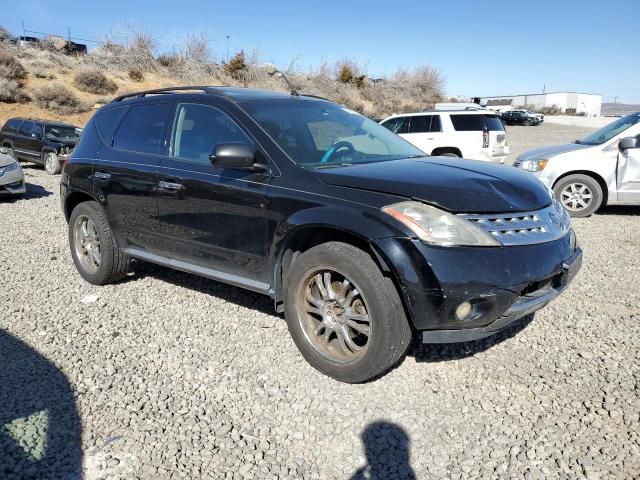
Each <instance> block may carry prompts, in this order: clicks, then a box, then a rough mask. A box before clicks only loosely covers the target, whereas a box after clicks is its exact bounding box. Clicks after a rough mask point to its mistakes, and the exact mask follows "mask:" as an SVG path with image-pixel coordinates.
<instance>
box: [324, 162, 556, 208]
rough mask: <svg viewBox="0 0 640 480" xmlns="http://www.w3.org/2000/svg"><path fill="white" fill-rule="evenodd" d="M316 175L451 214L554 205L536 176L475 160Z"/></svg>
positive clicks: (365, 167)
mask: <svg viewBox="0 0 640 480" xmlns="http://www.w3.org/2000/svg"><path fill="white" fill-rule="evenodd" d="M314 173H315V175H316V176H317V178H318V179H319V180H321V181H322V182H324V183H327V184H330V185H335V186H340V187H350V188H358V189H363V190H370V191H377V192H382V193H388V194H392V195H398V196H403V197H409V198H413V199H416V200H420V201H423V202H426V203H430V204H433V205H436V206H439V207H441V208H444V209H446V210H449V211H451V212H468V213H497V212H528V211H532V210H538V209H541V208H543V207H546V206H547V205H549V203H550V202H551V198H550V195H549V192H548V190H547V188H546V187H545V186H544V185H543V184H542V183H541V182H540V181H539V180H538V179H537V178H536V177H535V176H534V175H531V174H529V173H527V172H522V171H520V170H518V169H516V168H509V167H505V166H501V165H494V164H489V163H486V162H479V161H474V160H454V159H448V158H444V157H429V158H423V159H403V160H395V161H388V162H379V163H368V164H361V165H352V166H345V167H339V168H335V169H326V170H320V171H316V172H314Z"/></svg>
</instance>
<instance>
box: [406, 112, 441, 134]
mask: <svg viewBox="0 0 640 480" xmlns="http://www.w3.org/2000/svg"><path fill="white" fill-rule="evenodd" d="M439 131H441V125H440V116H439V115H420V116H416V117H411V122H410V124H409V133H426V132H439Z"/></svg>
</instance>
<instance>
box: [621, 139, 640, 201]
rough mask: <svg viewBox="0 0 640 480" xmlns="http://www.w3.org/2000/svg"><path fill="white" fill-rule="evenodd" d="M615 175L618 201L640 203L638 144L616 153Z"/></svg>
mask: <svg viewBox="0 0 640 480" xmlns="http://www.w3.org/2000/svg"><path fill="white" fill-rule="evenodd" d="M637 138H638V142H639V143H640V135H638V137H637ZM617 175H618V178H617V184H618V201H620V202H625V203H626V202H629V203H640V146H639V147H638V148H630V149H628V150H625V151H624V152H619V153H618V174H617Z"/></svg>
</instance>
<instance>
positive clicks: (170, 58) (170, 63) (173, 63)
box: [157, 53, 184, 68]
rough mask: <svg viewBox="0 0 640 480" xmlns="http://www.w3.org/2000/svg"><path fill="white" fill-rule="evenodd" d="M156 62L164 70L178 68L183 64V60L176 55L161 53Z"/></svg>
mask: <svg viewBox="0 0 640 480" xmlns="http://www.w3.org/2000/svg"><path fill="white" fill-rule="evenodd" d="M157 60H158V63H159V64H160V65H162V66H163V67H166V68H174V67H178V66H180V65H182V64H183V63H184V58H182V57H181V56H180V55H178V54H177V53H163V54H162V55H160V56H158V59H157Z"/></svg>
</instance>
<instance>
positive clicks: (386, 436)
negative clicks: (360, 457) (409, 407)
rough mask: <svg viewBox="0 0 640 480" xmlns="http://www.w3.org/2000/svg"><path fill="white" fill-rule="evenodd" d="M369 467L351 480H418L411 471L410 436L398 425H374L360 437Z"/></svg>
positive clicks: (380, 423)
mask: <svg viewBox="0 0 640 480" xmlns="http://www.w3.org/2000/svg"><path fill="white" fill-rule="evenodd" d="M361 438H362V443H363V446H364V451H365V454H366V456H367V464H366V465H365V466H364V467H362V468H360V469H358V471H356V473H354V474H353V475H352V476H351V479H350V480H365V479H383V478H400V479H403V480H404V479H407V480H408V479H415V478H416V474H415V472H414V471H413V468H412V467H411V452H410V446H409V436H408V435H407V433H406V432H405V431H404V430H403V429H402V428H401V427H399V426H398V425H396V424H393V423H389V422H374V423H371V424H369V425H367V428H365V429H364V431H363V432H362V435H361Z"/></svg>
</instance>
